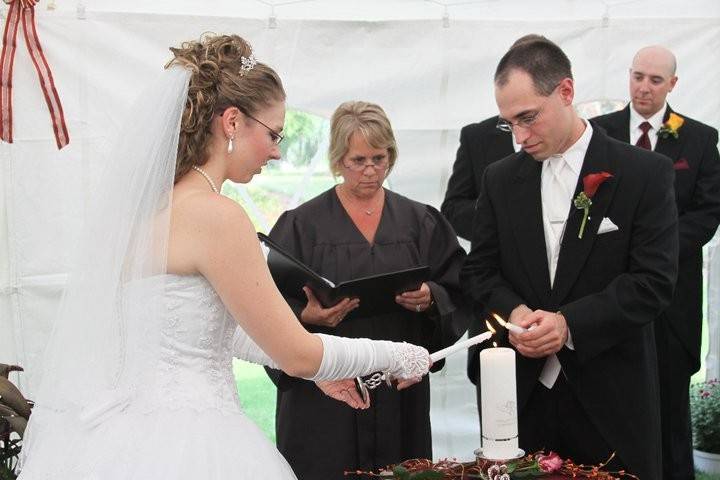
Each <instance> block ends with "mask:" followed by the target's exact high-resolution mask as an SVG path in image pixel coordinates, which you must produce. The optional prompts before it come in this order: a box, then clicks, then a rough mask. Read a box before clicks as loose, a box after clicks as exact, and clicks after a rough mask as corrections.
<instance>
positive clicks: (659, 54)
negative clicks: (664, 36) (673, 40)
mask: <svg viewBox="0 0 720 480" xmlns="http://www.w3.org/2000/svg"><path fill="white" fill-rule="evenodd" d="M676 68H677V62H676V60H675V55H673V53H672V52H671V51H670V50H668V49H667V48H665V47H661V46H659V45H653V46H651V47H645V48H642V49H640V50H639V51H638V52H637V53H636V54H635V57H634V58H633V63H632V67H630V99H631V102H632V105H633V108H634V109H635V111H636V112H637V113H639V114H640V115H642V116H643V117H644V118H650V117H652V116H653V115H655V114H656V113H657V112H659V111H660V110H661V109H663V108H664V107H665V102H666V99H667V94H668V93H670V92H671V91H672V89H673V88H674V87H675V83H676V82H677V76H676V75H675V70H676Z"/></svg>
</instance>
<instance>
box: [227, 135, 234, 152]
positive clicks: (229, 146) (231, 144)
mask: <svg viewBox="0 0 720 480" xmlns="http://www.w3.org/2000/svg"><path fill="white" fill-rule="evenodd" d="M232 151H233V137H230V138H228V148H227V153H232Z"/></svg>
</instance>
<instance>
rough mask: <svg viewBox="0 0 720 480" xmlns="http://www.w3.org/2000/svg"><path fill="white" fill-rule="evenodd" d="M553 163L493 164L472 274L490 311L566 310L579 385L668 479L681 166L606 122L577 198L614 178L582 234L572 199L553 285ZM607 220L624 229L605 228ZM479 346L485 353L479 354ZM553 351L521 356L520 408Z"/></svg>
mask: <svg viewBox="0 0 720 480" xmlns="http://www.w3.org/2000/svg"><path fill="white" fill-rule="evenodd" d="M541 168H542V165H541V163H540V162H538V161H535V160H534V159H533V158H532V157H531V156H530V155H528V154H526V153H525V152H519V153H517V154H513V155H511V156H509V157H507V158H505V159H503V160H501V161H499V162H496V163H494V164H492V165H490V166H489V167H488V168H487V169H486V171H485V176H484V178H483V184H482V189H481V193H480V197H479V198H478V203H477V209H476V215H475V221H474V224H475V225H474V230H473V245H474V246H473V249H472V251H471V253H470V255H469V256H468V258H467V260H466V263H465V266H464V267H463V271H462V273H461V283H462V284H463V288H464V289H465V293H466V295H469V296H471V297H472V299H473V300H474V301H475V302H478V303H480V304H482V305H483V306H484V308H485V309H486V311H488V312H490V311H493V312H497V313H499V314H500V315H502V316H503V317H505V318H508V317H509V315H510V312H511V311H512V310H513V309H514V308H515V307H516V306H518V305H519V304H523V303H524V304H526V305H527V306H528V307H529V308H531V309H543V310H547V311H551V312H554V311H558V310H559V311H561V312H562V313H563V315H564V316H565V318H566V319H567V323H568V327H569V330H570V333H571V334H572V339H573V343H574V346H575V349H574V350H569V349H567V348H566V347H564V348H563V349H562V350H561V351H560V352H559V353H558V358H559V360H560V363H561V364H562V367H563V372H564V373H565V375H566V377H567V381H568V384H569V386H570V388H571V389H572V391H573V392H574V394H575V395H576V396H577V398H578V400H579V401H580V403H581V404H582V405H583V407H584V409H585V411H586V412H587V414H588V415H589V417H590V419H591V420H592V421H593V423H594V425H595V426H596V427H597V429H598V430H599V431H600V432H601V433H602V435H603V437H604V438H605V440H606V441H607V443H608V444H609V445H610V446H611V447H612V448H613V449H614V450H615V451H617V453H618V455H619V457H620V458H621V459H622V461H623V462H624V463H625V464H626V465H627V467H628V468H630V469H631V471H632V473H634V474H636V475H638V476H639V477H640V478H643V479H645V478H647V479H651V478H656V479H657V478H661V469H660V462H661V461H660V425H659V407H658V403H659V394H658V385H657V360H656V353H655V340H654V332H653V320H654V319H655V318H657V316H658V315H659V314H660V312H661V311H662V310H663V309H664V308H666V307H667V305H668V304H669V303H670V299H671V297H672V291H673V286H674V284H675V279H676V276H677V251H678V237H677V235H678V233H677V212H676V207H675V198H674V195H675V194H674V192H673V171H672V165H671V163H670V161H669V160H668V159H667V158H666V157H663V156H661V155H658V154H655V153H653V152H648V151H645V150H642V149H639V148H636V147H632V146H630V145H627V144H624V143H622V142H619V141H617V140H614V139H611V138H609V137H608V136H607V135H606V134H605V133H604V132H603V131H602V129H599V128H595V129H594V131H593V135H592V139H591V141H590V144H589V147H588V151H587V153H586V156H585V159H584V162H583V166H582V170H581V174H580V177H579V179H578V185H577V188H576V191H575V195H577V194H578V193H579V192H580V191H582V178H583V177H584V176H585V175H587V174H589V173H598V172H602V171H606V172H609V173H611V174H612V175H613V177H612V178H610V179H609V180H607V181H606V182H605V183H604V184H602V185H601V186H600V188H599V189H598V191H597V193H596V194H595V197H594V198H593V199H592V201H593V205H592V207H591V210H590V217H591V218H590V221H589V222H588V224H587V225H586V228H585V233H584V235H583V238H582V239H580V238H578V232H579V228H580V223H581V219H582V211H581V210H578V209H576V208H574V207H573V206H571V205H569V206H568V210H569V216H568V220H567V224H566V227H565V234H564V236H563V242H562V245H561V250H560V256H559V259H558V265H557V270H556V275H555V282H554V286H553V288H550V279H549V273H548V266H547V255H546V250H545V237H544V232H543V224H542V201H541V194H540V175H541ZM605 217H609V218H610V219H611V220H612V222H613V223H615V225H617V226H618V227H619V230H617V231H614V232H609V233H603V234H600V235H598V234H597V232H598V227H599V225H600V222H601V220H602V219H603V218H605ZM475 330H479V328H477V327H476V328H475ZM505 337H506V336H505ZM502 341H503V342H504V341H506V338H505V339H502ZM471 355H472V358H474V360H475V361H477V354H476V353H474V352H473V353H472V354H471ZM545 360H546V359H545V358H541V359H532V358H526V357H523V356H521V355H517V382H518V383H517V385H518V407H519V409H520V411H522V409H523V408H524V407H525V405H526V403H527V401H528V398H529V396H530V394H531V392H532V390H533V389H534V388H535V387H536V385H538V377H539V375H540V371H541V370H542V367H543V365H544V363H545ZM550 447H551V446H550V445H548V448H550Z"/></svg>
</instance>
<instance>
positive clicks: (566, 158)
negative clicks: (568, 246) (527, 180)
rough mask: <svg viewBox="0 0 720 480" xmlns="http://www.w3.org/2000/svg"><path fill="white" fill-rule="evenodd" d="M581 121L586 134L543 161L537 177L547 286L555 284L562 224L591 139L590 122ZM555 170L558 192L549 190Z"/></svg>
mask: <svg viewBox="0 0 720 480" xmlns="http://www.w3.org/2000/svg"><path fill="white" fill-rule="evenodd" d="M583 122H584V123H585V131H584V132H583V134H582V135H581V136H580V138H578V140H577V141H576V142H575V143H574V144H573V145H571V146H570V148H568V149H567V150H566V151H565V152H563V153H561V154H557V155H552V156H551V157H550V158H548V159H546V160H545V161H543V166H542V173H541V177H540V185H541V186H540V195H541V198H542V206H543V208H542V211H543V230H544V233H545V250H546V252H547V262H548V271H549V272H550V287H552V285H553V283H554V282H555V270H556V269H557V261H558V258H559V256H560V245H561V244H562V237H563V234H564V232H565V224H566V223H567V219H568V215H569V214H570V211H571V209H572V208H573V205H572V203H573V195H574V194H575V187H576V186H577V182H578V178H579V177H580V170H582V165H583V161H584V160H585V153H586V152H587V149H588V145H589V144H590V138H591V137H592V126H590V122H588V121H585V120H583ZM558 170H559V172H558ZM554 171H555V172H558V173H557V174H558V175H559V177H558V178H559V180H560V184H561V188H562V191H561V192H556V191H551V185H553V172H554ZM556 212H557V213H556Z"/></svg>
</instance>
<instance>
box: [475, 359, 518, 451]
mask: <svg viewBox="0 0 720 480" xmlns="http://www.w3.org/2000/svg"><path fill="white" fill-rule="evenodd" d="M480 387H481V389H482V392H481V399H480V401H481V408H482V426H481V430H480V431H481V433H482V455H483V457H485V458H491V459H497V460H502V459H510V458H515V456H516V455H517V453H518V419H517V388H516V383H515V351H514V350H512V349H510V348H497V347H496V348H486V349H485V350H482V351H481V352H480Z"/></svg>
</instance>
